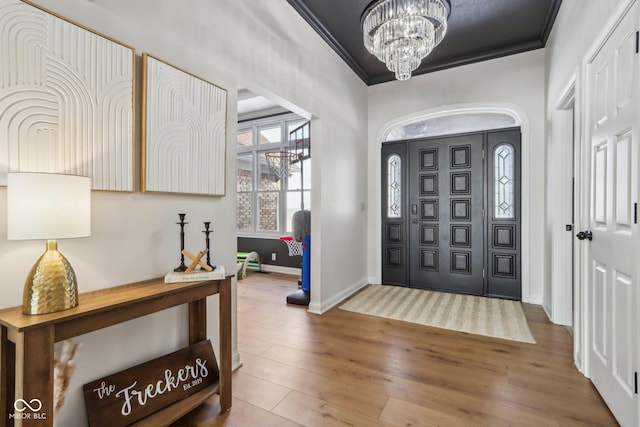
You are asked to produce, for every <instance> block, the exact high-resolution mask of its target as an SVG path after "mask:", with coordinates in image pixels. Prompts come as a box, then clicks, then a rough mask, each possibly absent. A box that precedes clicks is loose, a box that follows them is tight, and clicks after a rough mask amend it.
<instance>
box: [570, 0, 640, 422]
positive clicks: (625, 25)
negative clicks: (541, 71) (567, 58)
mask: <svg viewBox="0 0 640 427" xmlns="http://www.w3.org/2000/svg"><path fill="white" fill-rule="evenodd" d="M637 9H638V6H637V3H634V6H633V7H632V9H630V11H629V12H628V13H627V14H626V15H625V17H624V18H623V19H622V20H621V21H620V23H619V25H618V26H617V28H616V29H615V30H614V31H613V33H611V35H610V36H609V37H608V39H607V40H606V42H605V43H604V44H603V45H602V48H601V49H600V50H599V51H598V53H597V54H596V55H595V56H594V57H593V60H592V61H591V62H590V63H588V64H587V79H588V86H587V105H588V110H589V116H588V117H589V119H588V122H587V123H588V131H587V140H588V141H589V149H590V158H591V165H590V176H591V179H590V181H591V191H590V193H591V194H590V215H589V217H590V221H589V227H590V231H592V233H593V240H592V241H588V240H584V241H583V242H582V243H581V244H582V245H588V248H587V249H586V250H587V254H588V255H587V263H588V266H587V268H588V269H589V273H588V274H587V277H588V279H587V281H588V283H587V289H586V290H587V293H588V294H587V295H588V304H587V307H586V310H587V319H588V322H589V324H588V325H587V327H588V331H589V333H588V346H589V348H588V351H587V354H588V375H589V376H590V377H591V380H592V381H593V383H594V385H595V386H596V388H597V389H598V391H599V392H600V394H601V395H602V397H603V398H604V400H605V401H606V403H607V405H608V406H609V408H610V409H611V411H612V412H613V414H614V415H615V417H616V418H617V420H618V422H620V424H621V425H622V426H637V425H638V395H637V394H636V393H637V390H636V388H637V385H636V380H637V379H636V372H637V369H638V344H639V343H638V329H639V328H638V325H639V323H638V320H639V317H638V310H637V303H638V264H639V263H640V260H639V259H638V243H639V241H638V226H637V224H636V218H635V206H636V203H637V201H638V162H639V160H640V159H639V158H638V129H637V128H638V126H639V120H638V108H637V103H638V76H637V74H638V56H639V55H638V53H637V46H636V44H637V35H636V31H637V20H638V15H637Z"/></svg>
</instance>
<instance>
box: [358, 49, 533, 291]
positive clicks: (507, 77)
mask: <svg viewBox="0 0 640 427" xmlns="http://www.w3.org/2000/svg"><path fill="white" fill-rule="evenodd" d="M544 60H545V58H544V51H543V50H535V51H532V52H528V53H522V54H518V55H513V56H509V57H506V58H500V59H494V60H491V61H486V62H481V63H477V64H472V65H467V66H463V67H458V68H452V69H449V70H445V71H439V72H436V73H431V74H426V75H421V76H416V77H412V78H411V79H410V80H408V81H405V82H399V81H394V82H389V83H385V84H380V85H376V86H372V87H370V88H369V154H368V164H369V190H368V194H369V205H370V209H369V212H368V217H369V242H368V245H367V246H368V248H369V253H368V264H367V265H368V272H369V275H370V277H371V280H372V281H374V282H376V283H380V280H381V264H380V242H379V240H380V203H381V202H380V147H381V139H380V138H381V134H380V133H381V132H382V131H383V130H384V129H385V127H387V126H388V125H389V124H390V123H391V122H393V121H394V120H397V119H398V118H401V117H403V116H407V115H410V114H412V113H416V112H419V111H438V110H447V109H449V108H454V107H455V106H456V105H461V106H472V105H480V104H485V105H494V106H508V105H511V106H513V107H514V109H518V110H520V111H521V112H522V113H523V114H524V115H525V116H526V117H524V118H523V119H525V120H527V121H528V125H527V127H528V129H525V128H524V127H523V132H528V137H526V138H525V135H523V141H522V142H523V157H522V169H523V182H522V214H523V216H522V221H523V236H522V237H523V242H522V253H523V259H527V260H528V262H529V264H528V266H527V265H526V264H525V263H523V296H522V298H523V301H525V302H531V303H537V304H539V303H541V302H542V294H543V279H544V269H545V263H544V262H545V261H544V251H545V245H546V241H545V237H544V235H542V234H541V233H540V232H539V231H540V230H543V229H544V214H545V207H544V206H545V191H544V190H545V144H544V138H545V123H544V119H545V115H544V93H545V80H544ZM527 267H528V268H527Z"/></svg>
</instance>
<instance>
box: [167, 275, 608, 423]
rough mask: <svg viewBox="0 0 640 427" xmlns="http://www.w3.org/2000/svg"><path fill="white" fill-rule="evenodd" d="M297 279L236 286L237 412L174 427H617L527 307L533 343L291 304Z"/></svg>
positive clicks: (559, 342) (211, 411) (557, 332)
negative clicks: (309, 310) (309, 309)
mask: <svg viewBox="0 0 640 427" xmlns="http://www.w3.org/2000/svg"><path fill="white" fill-rule="evenodd" d="M296 290H297V281H296V278H295V277H292V276H287V275H282V274H277V273H270V274H261V273H250V274H249V276H248V277H247V278H246V279H244V280H241V281H239V282H238V347H239V351H240V357H241V360H242V363H243V366H242V367H241V368H240V369H239V370H237V371H236V372H235V373H234V375H233V407H232V408H231V411H230V412H228V413H226V414H222V415H220V414H219V408H220V406H219V404H218V397H217V396H214V397H212V398H211V399H209V400H208V401H207V402H206V403H204V404H203V405H202V406H200V407H199V408H198V409H196V410H195V411H194V412H192V413H191V414H189V415H188V416H187V417H185V418H183V419H181V420H180V421H178V422H176V423H174V424H172V426H173V427H179V426H193V427H195V426H198V427H200V426H238V427H252V426H256V427H263V426H264V427H267V426H274V427H287V426H312V427H315V426H366V427H371V426H616V425H617V423H616V421H615V419H614V418H613V416H612V415H611V413H610V412H609V410H608V409H607V407H606V406H605V404H604V403H603V401H602V400H601V398H600V396H599V395H598V393H597V391H596V390H595V388H594V387H593V386H592V384H591V382H590V381H589V380H588V379H586V378H584V377H583V376H582V375H581V374H580V373H579V372H578V371H577V369H576V368H575V366H574V364H573V358H572V341H571V337H570V335H569V332H568V331H567V329H566V328H564V327H561V326H555V325H553V324H551V323H550V322H549V321H548V319H547V317H546V315H545V314H544V312H543V310H542V308H540V307H539V306H534V305H527V304H525V305H524V306H525V312H526V315H527V319H528V321H529V325H530V328H531V331H532V333H533V335H534V336H535V338H536V341H537V344H535V345H531V344H521V343H517V342H511V341H504V340H500V339H492V338H487V337H480V336H475V335H470V334H464V333H459V332H452V331H447V330H443V329H436V328H430V327H427V326H420V325H413V324H409V323H405V322H400V321H395V320H388V319H382V318H376V317H370V316H366V315H361V314H356V313H350V312H347V311H344V310H340V309H338V308H334V309H332V310H331V311H329V312H328V313H326V314H324V315H323V316H317V315H313V314H309V313H307V310H306V307H299V306H287V304H286V302H285V301H286V299H285V298H286V295H288V294H290V293H292V292H294V291H296Z"/></svg>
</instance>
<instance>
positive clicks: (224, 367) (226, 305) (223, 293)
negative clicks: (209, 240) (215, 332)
mask: <svg viewBox="0 0 640 427" xmlns="http://www.w3.org/2000/svg"><path fill="white" fill-rule="evenodd" d="M229 409H231V277H227V278H226V279H224V280H223V281H222V282H221V283H220V411H221V412H226V411H228V410H229Z"/></svg>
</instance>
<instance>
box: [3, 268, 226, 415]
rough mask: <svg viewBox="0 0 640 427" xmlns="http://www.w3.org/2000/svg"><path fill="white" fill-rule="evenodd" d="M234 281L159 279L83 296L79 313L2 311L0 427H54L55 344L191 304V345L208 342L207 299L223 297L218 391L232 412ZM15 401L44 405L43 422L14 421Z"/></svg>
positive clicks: (194, 401) (175, 410)
mask: <svg viewBox="0 0 640 427" xmlns="http://www.w3.org/2000/svg"><path fill="white" fill-rule="evenodd" d="M231 277H233V275H227V277H226V278H225V279H221V280H208V281H203V282H188V283H171V284H165V283H164V280H163V279H162V278H159V279H153V280H147V281H143V282H137V283H131V284H127V285H122V286H117V287H113V288H108V289H102V290H98V291H93V292H87V293H82V294H80V295H79V304H78V306H77V307H75V308H72V309H69V310H65V311H59V312H56V313H51V314H41V315H24V314H22V307H13V308H8V309H4V310H0V426H5V425H8V426H10V425H12V423H15V426H17V427H19V426H23V427H30V426H38V427H43V426H52V425H53V366H54V343H56V342H58V341H63V340H66V339H69V338H73V337H75V336H78V335H81V334H85V333H87V332H92V331H96V330H98V329H102V328H105V327H107V326H112V325H115V324H118V323H122V322H125V321H127V320H131V319H135V318H137V317H141V316H144V315H147V314H151V313H155V312H158V311H161V310H165V309H168V308H171V307H175V306H177V305H181V304H188V305H189V344H194V343H196V342H199V341H202V340H206V339H207V324H206V320H207V308H206V298H207V296H209V295H214V294H219V295H220V354H219V357H220V361H219V363H220V383H219V387H217V389H218V391H219V394H220V408H221V411H222V412H225V411H227V410H229V409H230V408H231ZM203 391H204V390H203ZM212 393H213V390H211V391H210V393H208V394H207V393H204V394H201V396H200V397H194V396H191V397H189V398H187V399H185V401H181V402H178V403H176V404H174V405H172V407H169V408H170V409H169V410H168V411H163V412H165V414H166V413H169V414H170V416H169V417H167V416H164V415H163V418H162V422H158V421H153V422H152V425H154V426H159V425H163V424H165V423H166V424H169V423H170V422H172V421H175V420H176V419H178V418H179V417H180V416H182V415H183V414H185V413H187V412H189V411H190V410H191V409H193V408H194V407H195V406H197V405H199V404H200V403H202V401H203V400H204V399H206V398H207V397H208V396H209V395H210V394H212ZM192 397H193V398H192ZM17 399H24V400H25V401H27V402H30V401H31V400H32V399H38V400H40V401H41V402H42V408H41V409H40V410H38V411H37V415H38V416H39V419H34V418H33V417H32V416H30V417H29V418H27V417H26V416H24V417H23V419H20V418H19V417H16V416H15V411H14V402H15V401H16V400H17ZM187 400H188V401H187ZM174 406H175V407H174ZM25 415H30V414H25ZM43 417H44V419H43ZM144 421H145V420H142V422H144ZM142 422H141V423H142ZM166 424H165V425H166Z"/></svg>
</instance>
